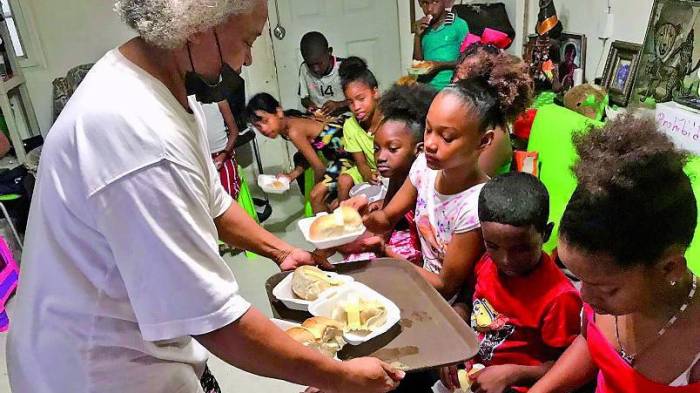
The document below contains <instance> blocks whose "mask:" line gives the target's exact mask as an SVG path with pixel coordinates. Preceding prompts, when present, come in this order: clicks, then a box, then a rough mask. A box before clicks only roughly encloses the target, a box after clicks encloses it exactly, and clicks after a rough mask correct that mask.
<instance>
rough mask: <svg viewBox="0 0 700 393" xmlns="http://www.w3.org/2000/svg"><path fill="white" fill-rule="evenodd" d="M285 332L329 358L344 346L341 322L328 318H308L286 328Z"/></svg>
mask: <svg viewBox="0 0 700 393" xmlns="http://www.w3.org/2000/svg"><path fill="white" fill-rule="evenodd" d="M287 334H288V335H289V336H290V337H291V338H292V339H294V341H297V342H298V343H300V344H302V345H304V346H307V347H309V348H313V349H315V350H317V351H319V352H321V353H322V354H324V355H326V356H328V357H331V358H332V357H335V356H336V354H337V353H338V351H340V350H341V349H343V346H345V340H343V324H342V323H340V322H338V321H335V320H333V319H329V318H324V317H313V318H309V319H307V320H306V321H304V323H302V324H301V326H299V327H293V328H291V329H289V330H287Z"/></svg>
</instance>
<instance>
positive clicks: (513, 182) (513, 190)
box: [479, 172, 549, 233]
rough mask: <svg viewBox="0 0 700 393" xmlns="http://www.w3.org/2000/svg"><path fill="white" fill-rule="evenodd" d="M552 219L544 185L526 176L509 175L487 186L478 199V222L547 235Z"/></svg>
mask: <svg viewBox="0 0 700 393" xmlns="http://www.w3.org/2000/svg"><path fill="white" fill-rule="evenodd" d="M548 219H549V193H548V192H547V189H546V188H545V186H544V184H542V182H541V181H540V180H539V179H538V178H536V177H534V176H532V175H530V174H527V173H522V172H510V173H506V174H504V175H501V176H497V177H495V178H493V179H492V180H491V181H489V182H488V183H486V185H485V186H484V188H482V190H481V194H480V195H479V220H480V221H482V222H496V223H499V224H506V225H513V226H516V227H525V226H529V225H533V226H534V227H535V229H537V230H538V231H539V232H543V233H544V231H545V229H546V227H547V221H548Z"/></svg>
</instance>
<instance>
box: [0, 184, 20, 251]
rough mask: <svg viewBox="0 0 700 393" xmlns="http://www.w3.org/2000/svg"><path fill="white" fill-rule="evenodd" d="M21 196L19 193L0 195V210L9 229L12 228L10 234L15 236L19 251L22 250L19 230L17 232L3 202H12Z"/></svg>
mask: <svg viewBox="0 0 700 393" xmlns="http://www.w3.org/2000/svg"><path fill="white" fill-rule="evenodd" d="M21 197H22V196H21V195H19V194H4V195H0V210H2V215H3V216H4V217H5V220H7V224H8V225H9V226H10V229H11V230H12V235H13V236H14V237H15V240H16V241H17V245H18V246H19V249H20V251H23V250H24V246H23V245H22V239H21V238H20V237H19V232H17V228H15V224H14V223H13V222H12V217H10V214H9V213H8V212H7V209H6V208H5V204H4V203H3V202H12V201H16V200H18V199H20V198H21Z"/></svg>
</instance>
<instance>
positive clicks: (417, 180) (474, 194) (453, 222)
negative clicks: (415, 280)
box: [409, 154, 484, 274]
mask: <svg viewBox="0 0 700 393" xmlns="http://www.w3.org/2000/svg"><path fill="white" fill-rule="evenodd" d="M438 173H439V171H436V170H432V169H430V168H428V164H427V162H426V160H425V155H423V154H421V155H420V156H418V158H416V161H415V162H414V163H413V166H412V167H411V172H410V174H409V178H410V179H411V183H412V184H413V186H414V187H416V190H417V191H418V198H417V199H416V211H415V217H416V227H417V228H418V236H419V237H420V242H421V251H422V252H423V267H424V268H425V269H426V270H428V271H429V272H432V273H435V274H439V273H440V271H441V270H442V262H443V260H444V259H445V252H446V251H447V246H448V245H449V243H450V241H451V240H452V235H454V234H461V233H467V232H469V231H473V230H474V229H477V228H480V227H481V223H480V222H479V210H478V207H479V193H480V192H481V188H482V187H483V186H484V185H483V184H479V185H476V186H474V187H472V188H470V189H468V190H465V191H462V192H460V193H458V194H454V195H443V194H440V193H439V192H437V191H436V190H435V179H436V178H437V174H438Z"/></svg>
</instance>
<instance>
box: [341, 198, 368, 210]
mask: <svg viewBox="0 0 700 393" xmlns="http://www.w3.org/2000/svg"><path fill="white" fill-rule="evenodd" d="M340 206H348V207H351V208H353V209H355V210H357V211H358V212H360V214H363V213H366V210H367V207H368V206H369V199H367V195H365V194H359V195H355V196H354V197H352V198H350V199H346V200H344V201H342V202H340Z"/></svg>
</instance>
